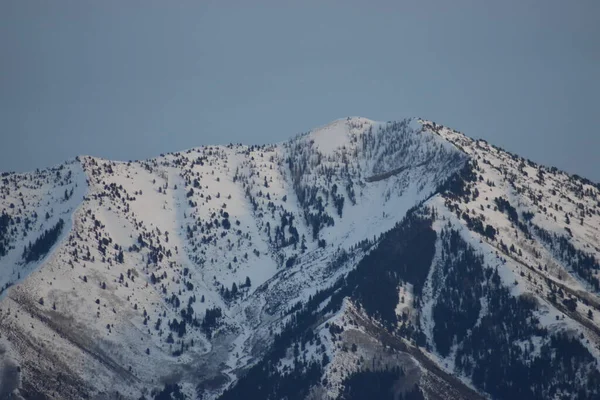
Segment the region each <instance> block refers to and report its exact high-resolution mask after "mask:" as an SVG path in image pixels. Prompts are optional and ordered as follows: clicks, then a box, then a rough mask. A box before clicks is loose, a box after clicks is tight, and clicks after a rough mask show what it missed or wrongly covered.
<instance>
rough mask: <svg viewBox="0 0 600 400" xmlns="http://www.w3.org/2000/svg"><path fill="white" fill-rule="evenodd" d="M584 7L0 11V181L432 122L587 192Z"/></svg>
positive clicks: (123, 1) (595, 89) (589, 143)
mask: <svg viewBox="0 0 600 400" xmlns="http://www.w3.org/2000/svg"><path fill="white" fill-rule="evenodd" d="M599 97H600V1H598V0H591V1H585V0H574V1H565V0H557V1H554V0H552V1H549V0H538V1H528V0H525V1H524V0H516V1H507V0H504V1H479V0H478V1H475V0H474V1H456V0H453V1H447V0H443V1H437V2H423V1H418V2H417V1H415V2H406V1H374V0H370V1H367V0H364V1H354V0H352V1H343V2H342V1H340V2H338V1H323V0H321V1H295V2H292V1H271V2H264V1H252V0H244V1H238V2H232V1H225V0H224V1H214V2H213V1H206V0H196V1H193V2H187V1H181V0H176V1H167V0H164V1H147V0H144V1H130V0H102V1H86V0H74V1H61V0H54V1H46V0H44V1H33V0H0V138H1V140H0V171H6V170H17V171H23V170H31V169H35V168H37V167H44V166H49V165H52V164H56V163H59V162H61V161H63V160H65V159H67V158H70V157H74V156H75V155H78V154H91V155H96V156H101V157H107V158H112V159H121V160H128V159H139V158H147V157H152V156H155V155H158V154H159V153H161V152H168V151H177V150H183V149H186V148H189V147H194V146H198V145H202V144H221V143H229V142H244V143H249V144H252V143H267V142H276V141H281V140H284V139H286V138H288V137H290V136H292V135H294V134H296V133H298V132H302V131H307V130H309V129H311V128H313V127H317V126H320V125H322V124H325V123H327V122H329V121H331V120H334V119H337V118H341V117H345V116H349V115H359V116H364V117H367V118H371V119H375V120H394V119H401V118H404V117H408V116H419V117H426V118H429V119H432V120H434V121H436V122H438V123H441V124H444V125H447V126H450V127H452V128H455V129H458V130H460V131H462V132H464V133H466V134H467V135H470V136H474V137H482V138H485V139H487V140H489V141H490V142H492V143H495V144H497V145H499V146H501V147H504V148H506V149H508V150H511V151H513V152H516V153H519V154H520V155H523V156H525V157H528V158H531V159H533V160H534V161H537V162H541V163H543V164H550V165H555V166H557V167H559V168H562V169H565V170H567V171H569V172H573V173H578V174H580V175H584V176H587V177H588V178H590V179H593V180H596V181H600V156H599V155H600V124H599V122H598V118H599V117H600V100H599Z"/></svg>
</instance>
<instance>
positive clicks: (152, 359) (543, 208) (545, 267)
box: [0, 118, 600, 398]
mask: <svg viewBox="0 0 600 400" xmlns="http://www.w3.org/2000/svg"><path fill="white" fill-rule="evenodd" d="M422 125H423V126H422ZM468 157H470V160H475V161H477V164H476V167H477V172H478V174H479V175H480V177H479V176H478V177H477V179H476V181H475V182H474V183H473V187H474V188H476V189H477V194H476V195H475V194H474V191H472V192H471V194H470V195H469V196H465V197H464V198H462V199H453V198H447V197H441V196H439V195H435V196H434V197H431V196H432V195H433V194H434V192H435V191H436V190H437V188H438V187H439V186H440V185H441V184H442V183H443V182H445V181H446V180H447V179H448V177H450V176H451V175H452V174H454V173H455V172H456V171H458V170H460V169H461V168H462V167H463V166H464V165H465V162H466V161H467V158H468ZM61 168H62V169H61ZM59 170H60V171H59V173H58V174H57V169H51V170H44V171H39V172H37V173H31V174H24V175H5V176H3V179H4V181H3V185H2V195H3V198H2V200H1V203H0V207H2V208H5V209H6V211H4V212H5V213H7V214H10V221H14V222H10V223H11V224H12V225H10V226H11V228H10V229H9V231H8V232H9V234H6V235H4V236H2V239H3V240H4V241H5V243H6V245H5V246H6V247H7V248H9V249H10V250H9V251H8V253H7V255H5V256H4V257H0V272H1V274H0V278H1V279H2V281H0V283H2V284H3V285H6V283H8V282H12V283H14V282H16V281H17V280H18V279H19V272H21V279H23V278H26V276H27V275H28V274H29V275H28V276H27V278H26V279H24V281H23V282H22V283H21V284H19V285H17V286H15V287H13V288H11V289H10V290H7V291H6V292H5V294H4V295H5V296H6V298H4V299H3V300H2V301H1V302H0V313H1V314H2V316H1V317H0V333H1V334H2V335H3V337H7V338H8V340H9V341H10V346H7V348H8V349H9V350H8V352H9V353H10V357H11V358H12V359H14V360H15V362H16V363H18V364H19V365H20V366H21V371H22V372H21V380H22V382H23V383H22V388H21V391H22V392H23V393H25V392H27V393H50V392H57V393H60V396H61V397H62V398H78V397H80V396H81V394H82V393H92V394H97V395H99V396H109V395H112V394H114V393H115V392H117V391H118V392H119V393H120V394H124V395H126V396H129V397H132V398H138V397H139V394H140V393H142V392H143V391H144V390H146V389H148V388H158V387H162V386H163V384H164V383H168V382H178V383H181V384H182V385H183V388H184V391H185V392H186V393H188V395H190V396H193V395H194V394H195V392H196V386H197V385H199V384H200V385H201V386H200V387H201V391H204V393H205V394H206V395H207V396H208V397H209V398H213V397H216V396H217V395H218V394H219V393H220V392H221V391H222V390H223V388H225V387H227V386H231V385H233V384H235V381H236V379H238V377H239V375H240V373H242V372H243V371H244V370H245V369H246V368H247V367H248V366H250V365H252V364H253V363H255V362H256V361H257V360H258V358H259V357H260V356H261V354H263V353H264V351H265V350H266V349H267V348H268V346H269V344H270V342H271V341H272V340H273V334H274V333H277V332H280V331H281V329H282V326H283V325H284V324H285V323H286V322H287V321H288V320H289V318H290V313H289V309H290V308H291V307H292V306H293V305H294V304H296V303H297V302H299V301H301V302H306V301H307V300H308V299H309V298H310V296H312V295H314V294H315V293H317V291H318V290H322V289H325V288H327V287H330V286H331V285H333V283H334V282H336V281H337V280H338V279H339V278H340V277H342V276H344V275H346V274H347V273H348V272H349V271H350V270H352V269H353V268H354V267H355V266H356V265H357V263H358V262H359V261H360V260H361V259H362V257H364V255H365V251H368V250H365V249H364V248H362V247H361V246H356V245H357V244H359V243H361V242H364V241H365V240H371V239H373V237H376V236H379V235H380V234H382V233H384V232H386V231H388V230H390V229H391V228H392V227H394V225H395V224H396V223H397V222H398V221H400V220H401V219H402V217H403V216H404V215H405V214H406V212H407V211H408V210H409V209H410V208H412V207H414V206H416V205H419V204H421V203H422V202H425V201H426V204H427V205H428V206H430V207H433V208H435V209H436V210H437V213H438V215H440V216H441V217H442V218H443V219H442V220H438V221H436V223H435V224H434V229H435V230H436V231H437V232H438V234H439V233H440V232H441V231H442V230H443V229H444V227H445V225H444V224H446V223H450V224H452V226H454V227H456V228H457V229H460V231H461V234H462V235H463V238H464V239H465V240H466V241H467V242H468V243H470V244H471V245H473V246H474V247H475V248H477V249H478V251H480V252H481V253H482V254H484V256H485V260H486V264H487V265H498V268H499V272H500V274H501V277H502V279H503V282H504V283H505V284H506V285H508V286H510V287H511V293H512V294H513V295H515V296H518V295H521V294H524V293H531V294H534V295H539V296H542V294H544V295H546V294H547V293H548V291H549V286H548V285H547V283H545V282H546V280H550V281H551V282H553V284H556V285H560V286H561V287H563V288H564V290H570V292H569V295H573V296H575V295H579V296H580V298H581V299H583V298H585V299H586V301H589V304H582V302H579V303H578V304H579V306H578V308H577V310H576V311H574V312H573V313H571V312H567V311H565V310H564V309H558V312H559V313H560V315H561V316H564V315H566V316H567V317H568V318H576V317H577V318H579V319H580V320H586V318H587V313H588V311H590V310H592V312H595V308H594V304H600V303H594V302H595V301H597V298H596V297H595V295H591V294H589V292H588V291H589V289H590V287H591V286H590V285H592V283H590V278H592V277H591V276H584V277H582V276H580V275H579V274H578V273H577V271H576V270H575V269H576V268H577V266H576V265H573V266H569V265H570V264H569V263H566V262H565V260H564V258H565V254H563V253H564V252H563V253H561V251H560V248H559V247H558V246H559V245H558V244H557V243H558V240H559V237H557V238H556V239H547V240H546V241H545V242H544V241H542V240H540V239H539V238H538V237H537V236H536V235H537V233H536V232H537V231H536V230H535V228H534V227H533V224H535V225H537V226H539V227H540V228H543V229H544V230H546V231H548V232H551V233H552V234H556V235H563V236H568V237H569V238H570V240H571V242H572V243H574V245H575V246H576V249H578V250H581V251H585V252H587V253H590V254H592V255H593V256H594V257H596V259H598V254H599V251H600V250H599V249H598V247H597V246H598V235H599V233H598V229H599V228H598V227H599V226H600V220H599V218H600V213H598V212H597V211H596V210H597V200H596V197H597V196H598V190H597V188H596V187H595V186H593V185H591V184H590V183H585V182H583V181H579V180H573V179H572V178H571V177H569V176H567V175H565V174H562V173H560V172H558V171H554V170H550V169H547V168H544V167H541V166H537V165H534V164H531V163H528V162H526V161H524V160H522V159H520V158H518V157H515V156H512V155H510V154H508V153H506V152H503V151H501V150H499V149H496V148H494V147H493V146H490V145H488V144H487V143H485V142H482V141H474V140H471V139H469V138H467V137H465V136H464V135H462V134H459V133H457V132H454V131H452V130H449V129H447V128H444V127H440V126H439V125H435V124H433V123H431V122H422V123H419V122H418V121H417V120H415V119H410V120H404V121H400V122H392V123H380V122H374V121H370V120H368V119H365V118H347V119H343V120H338V121H334V122H332V123H331V124H329V125H327V126H325V127H322V128H319V129H315V130H313V131H311V132H309V133H308V134H304V135H299V136H297V137H295V138H294V139H292V140H290V141H287V142H284V143H281V144H278V145H273V146H242V145H229V146H206V147H201V148H194V149H190V150H186V151H182V152H177V153H172V154H166V155H161V156H160V157H157V158H155V159H151V160H145V161H135V162H114V161H109V160H102V159H98V158H94V157H81V158H79V159H78V161H76V162H72V163H68V164H66V165H65V166H64V167H59ZM86 182H87V183H86ZM65 189H67V196H66V197H68V199H67V200H64V198H65V193H64V191H65ZM71 189H73V191H74V192H73V195H72V196H68V194H69V193H70V192H69V191H70V190H71ZM20 192H22V193H23V195H20V194H19V193H20ZM496 198H503V199H506V200H507V201H508V202H509V203H510V204H512V205H513V206H514V207H515V210H516V212H517V213H518V216H519V220H518V221H517V220H514V219H510V218H511V217H510V209H508V211H507V210H499V209H498V203H497V202H496V201H495V199H496ZM82 199H83V201H82ZM18 202H21V206H18ZM11 203H12V204H15V207H12V208H11V207H10V204H11ZM46 212H48V213H49V218H48V220H47V221H46V220H45V219H44V218H42V217H41V216H42V215H45V213H46ZM34 213H35V214H37V215H38V217H37V218H33V217H31V216H32V215H34ZM524 213H525V214H524ZM530 213H531V214H530ZM465 214H466V215H468V216H470V218H469V219H468V220H469V221H471V220H481V221H482V223H483V225H482V226H483V227H485V226H486V225H488V224H489V225H490V226H493V227H494V230H495V238H494V239H493V240H491V239H489V238H487V237H486V236H485V235H482V234H480V233H474V231H473V226H472V225H471V222H468V221H467V219H465V217H464V215H465ZM25 215H28V216H30V219H31V220H33V221H34V222H25V219H24V217H21V216H25ZM524 215H525V216H527V218H529V220H528V221H527V222H524V221H526V220H525V219H524ZM17 217H21V219H20V220H19V222H17V219H16V218H17ZM58 218H63V219H64V220H65V223H66V225H65V229H64V230H63V233H62V236H61V239H60V240H59V241H57V243H56V244H55V245H54V246H53V248H52V250H51V251H50V253H49V255H48V256H47V257H46V258H44V259H43V260H40V262H39V263H31V264H29V265H25V266H18V260H19V258H20V257H21V255H22V252H23V246H25V245H26V243H27V240H30V237H31V236H32V235H33V233H31V232H36V233H37V232H40V231H41V230H43V229H46V228H47V227H50V226H51V225H52V224H55V223H56V221H58ZM580 218H583V220H581V221H579V219H580ZM555 219H556V220H555ZM567 220H568V221H569V222H566V221H567ZM70 221H72V223H71V222H70ZM442 221H443V222H442ZM563 221H564V222H563ZM519 222H522V223H527V224H529V225H528V226H529V232H530V234H531V237H530V236H528V235H527V234H525V233H524V232H523V231H522V228H520V227H519ZM26 224H27V225H28V227H29V229H28V230H27V229H25V228H24V226H25V225H26ZM25 232H29V233H27V236H26V237H25V239H24V238H23V236H24V235H25V234H26V233H25ZM438 247H439V243H438ZM505 249H506V251H505ZM438 251H439V248H438ZM587 253H586V254H587ZM438 256H439V255H438ZM438 256H436V257H438ZM438 258H439V257H438ZM438 258H436V259H435V260H437V259H438ZM435 262H436V261H434V266H435ZM15 265H17V267H16V268H14V267H13V266H15ZM38 265H39V267H38ZM31 271H35V272H33V273H31ZM432 271H435V268H433V269H432ZM434 275H435V273H434V272H431V273H430V276H429V279H428V283H427V284H426V286H425V291H424V296H423V299H421V300H420V301H422V302H423V303H422V304H423V305H422V308H421V311H419V310H417V307H418V306H419V305H420V303H419V304H414V303H413V302H414V301H415V299H414V296H413V293H412V289H411V285H410V284H407V285H406V286H402V287H399V288H398V290H400V291H401V293H403V294H404V295H405V299H406V301H407V303H406V304H398V305H397V310H398V311H397V312H399V313H400V314H401V313H403V312H408V313H409V314H410V316H409V319H410V320H411V321H412V322H413V323H416V321H417V315H418V314H419V312H421V314H420V315H419V318H420V320H421V322H422V324H423V327H424V331H425V334H426V335H427V340H428V342H429V343H432V333H431V332H432V329H433V326H434V322H433V317H432V315H431V313H432V311H431V310H432V307H433V304H434V303H435V301H436V292H435V290H433V288H432V287H431V285H432V284H431V279H432V278H433V276H434ZM544 301H545V300H544ZM409 302H410V304H409ZM345 304H346V303H345ZM544 304H546V302H545V303H544ZM483 306H484V307H483V309H484V313H485V304H483ZM353 307H354V306H353V305H352V304H351V303H347V304H346V306H345V307H344V308H343V309H342V310H341V311H340V312H339V313H338V314H336V315H334V316H330V317H331V318H332V319H331V320H330V321H329V322H334V323H335V321H337V320H336V318H342V319H344V318H345V319H352V320H356V319H357V318H359V317H360V318H362V319H363V321H362V322H361V323H358V324H354V325H352V326H354V328H353V329H354V331H355V333H353V334H350V333H348V334H345V335H344V336H345V339H344V340H346V342H347V343H351V342H352V340H354V339H356V340H360V341H361V343H362V344H364V343H367V342H369V343H370V342H371V341H373V340H374V342H373V343H372V344H371V345H369V346H366V347H369V348H372V349H376V350H373V351H375V352H377V354H380V355H381V354H383V350H382V349H381V343H377V338H373V336H372V335H373V329H375V330H377V329H379V328H373V326H376V325H373V326H371V324H372V323H373V322H372V321H370V320H369V317H368V316H364V315H362V314H361V313H360V312H359V311H358V310H356V309H355V308H353ZM548 307H550V308H549V310H551V311H549V314H548V315H552V316H554V315H555V314H554V311H552V310H556V308H554V306H550V305H549V306H548ZM348 315H349V316H348ZM557 315H558V314H557ZM546 319H549V317H548V318H546ZM597 320H598V319H597V318H596V319H595V320H589V321H587V325H581V324H580V325H577V327H576V328H577V329H580V331H581V332H582V333H584V334H585V335H587V336H586V337H589V338H590V339H591V340H592V343H593V342H594V341H595V340H596V338H595V336H594V335H596V334H595V333H594V330H593V327H598V326H597V324H598V322H597ZM569 321H570V320H569ZM578 321H579V320H578ZM550 322H552V323H553V324H555V323H554V322H553V321H549V323H550ZM324 324H325V322H323V324H322V326H321V327H320V328H319V330H318V332H320V333H319V334H320V335H321V336H322V339H323V341H324V343H325V347H326V349H325V350H324V351H323V350H322V349H317V348H316V347H315V348H311V349H308V350H307V352H308V353H307V354H308V355H309V357H321V356H322V354H323V353H326V354H328V355H329V357H330V359H331V360H333V362H332V364H331V365H330V367H329V370H328V371H329V372H328V373H327V374H328V375H327V377H328V378H329V379H330V380H331V381H332V382H333V386H330V387H329V388H328V389H327V390H329V392H330V394H331V395H334V394H335V393H338V391H339V390H340V384H341V381H342V378H343V375H341V374H340V373H339V371H340V370H341V369H343V368H342V366H343V365H347V366H349V365H350V364H352V363H355V362H356V360H357V355H356V354H354V355H352V354H347V353H345V352H344V353H340V351H339V350H340V349H339V348H338V349H337V350H336V349H334V347H331V340H332V337H330V336H331V334H330V333H329V331H328V328H327V329H326V328H325V325H324ZM365 326H368V327H370V328H369V329H371V331H369V332H368V333H365V332H366V331H365V328H364V327H365ZM581 326H583V327H584V328H581ZM571 327H572V326H571ZM328 335H329V336H328ZM353 338H354V339H353ZM340 343H342V342H339V343H338V344H340ZM336 346H337V345H336ZM340 346H341V344H340ZM364 347H365V346H362V348H364ZM592 348H593V346H592ZM361 351H363V350H361ZM359 353H360V352H359ZM357 354H358V353H357ZM415 354H417V355H416V356H415V355H414V354H413V358H406V357H405V356H404V355H396V356H393V357H392V358H394V357H396V358H398V357H400V358H402V360H401V361H402V363H404V364H406V365H409V364H410V365H414V363H415V361H414V360H415V358H414V357H417V358H418V357H421V355H420V354H421V353H415ZM358 356H360V354H358ZM363 356H364V355H363ZM348 357H349V358H348ZM430 357H431V358H432V359H433V360H435V362H436V363H438V364H439V365H441V366H443V365H447V366H448V367H447V368H446V371H447V372H450V373H452V372H454V369H453V365H452V364H453V362H454V361H453V359H452V357H446V358H444V357H442V356H441V355H439V354H437V353H436V352H435V351H434V352H433V353H432V354H431V355H430ZM396 358H394V360H396V361H394V362H396V364H397V362H398V360H397V359H396ZM419 360H420V361H419V362H418V364H419V365H423V363H426V361H424V360H423V359H422V358H420V359H419ZM53 365H58V368H55V367H52V366H53ZM281 368H285V363H282V365H281ZM333 368H336V370H337V371H338V372H333ZM346 372H347V373H348V372H349V370H348V371H346ZM58 373H60V374H61V376H63V377H64V376H66V377H68V378H69V379H70V382H71V383H70V384H68V385H60V384H59V383H58V381H59V380H60V379H59V377H58ZM424 374H425V375H424V376H429V378H427V379H434V378H432V377H431V376H433V375H431V376H430V375H428V373H427V372H426V371H425V372H424ZM434 375H435V374H434ZM463 378H464V377H463ZM424 379H425V378H424ZM464 380H465V381H467V382H468V380H467V379H466V378H464Z"/></svg>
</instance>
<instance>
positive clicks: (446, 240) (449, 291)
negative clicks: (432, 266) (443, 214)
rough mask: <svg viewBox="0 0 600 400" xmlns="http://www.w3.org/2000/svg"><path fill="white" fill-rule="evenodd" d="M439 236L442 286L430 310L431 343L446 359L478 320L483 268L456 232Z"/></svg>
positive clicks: (480, 259)
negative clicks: (441, 253)
mask: <svg viewBox="0 0 600 400" xmlns="http://www.w3.org/2000/svg"><path fill="white" fill-rule="evenodd" d="M441 236H442V237H441V240H442V243H443V257H444V261H443V263H442V264H441V274H442V275H443V276H444V286H443V287H442V288H441V289H440V290H439V297H438V301H437V302H436V303H435V304H434V307H433V319H434V321H435V325H434V327H433V340H434V342H435V346H436V349H437V350H438V351H439V352H440V354H441V355H443V356H444V357H445V356H447V355H448V354H449V352H450V347H451V346H452V344H453V343H454V342H455V341H458V342H460V341H462V340H463V339H464V338H465V336H466V334H467V331H468V330H469V329H470V328H471V327H473V325H475V322H476V321H477V318H478V317H479V312H480V310H481V304H480V301H479V299H480V298H481V296H482V294H483V285H482V282H483V271H484V267H483V259H482V257H481V256H480V255H478V254H476V253H475V252H474V251H473V249H472V248H471V247H470V246H467V245H466V243H465V242H464V241H463V240H462V239H461V238H460V235H459V233H458V232H456V231H455V230H444V231H442V234H441ZM492 279H494V280H499V279H500V277H499V276H498V271H494V276H493V277H492Z"/></svg>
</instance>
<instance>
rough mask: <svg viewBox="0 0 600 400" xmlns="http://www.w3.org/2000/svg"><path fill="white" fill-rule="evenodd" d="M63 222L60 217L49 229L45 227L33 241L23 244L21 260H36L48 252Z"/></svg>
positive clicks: (60, 230) (58, 234) (27, 261)
mask: <svg viewBox="0 0 600 400" xmlns="http://www.w3.org/2000/svg"><path fill="white" fill-rule="evenodd" d="M64 224H65V222H64V221H63V220H62V219H59V220H58V222H57V223H56V225H54V226H53V227H52V228H50V229H46V230H45V231H44V232H43V233H42V234H41V235H40V237H38V238H37V239H36V240H35V241H34V242H33V243H31V242H30V243H29V244H28V245H27V246H25V248H24V249H23V256H22V258H23V261H24V262H26V263H29V262H32V261H38V260H39V259H41V258H43V257H44V256H45V255H46V254H48V252H49V251H50V248H52V246H54V244H55V243H56V241H57V240H58V237H59V236H60V233H61V232H62V229H63V226H64Z"/></svg>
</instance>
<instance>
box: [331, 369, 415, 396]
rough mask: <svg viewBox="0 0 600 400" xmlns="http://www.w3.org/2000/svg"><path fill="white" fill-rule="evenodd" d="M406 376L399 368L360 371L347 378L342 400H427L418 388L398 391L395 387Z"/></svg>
mask: <svg viewBox="0 0 600 400" xmlns="http://www.w3.org/2000/svg"><path fill="white" fill-rule="evenodd" d="M403 376H404V371H403V370H402V369H400V368H399V367H395V368H391V369H386V370H383V371H370V370H366V371H360V372H355V373H354V374H352V375H350V376H349V377H347V378H345V379H344V381H343V383H342V385H343V386H344V388H343V390H342V393H340V397H339V398H340V400H362V399H373V400H375V399H377V400H425V397H424V396H423V392H421V389H420V388H419V387H418V386H415V387H414V388H413V389H412V390H410V391H407V392H402V391H397V390H396V389H395V388H394V385H395V384H396V383H397V382H398V381H400V380H401V379H402V378H403Z"/></svg>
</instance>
